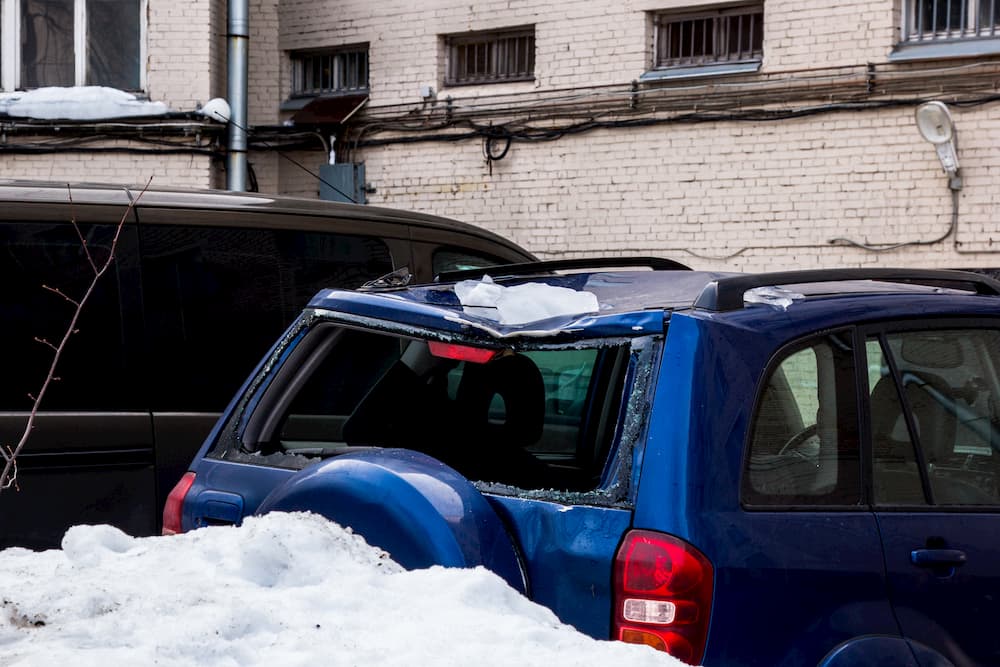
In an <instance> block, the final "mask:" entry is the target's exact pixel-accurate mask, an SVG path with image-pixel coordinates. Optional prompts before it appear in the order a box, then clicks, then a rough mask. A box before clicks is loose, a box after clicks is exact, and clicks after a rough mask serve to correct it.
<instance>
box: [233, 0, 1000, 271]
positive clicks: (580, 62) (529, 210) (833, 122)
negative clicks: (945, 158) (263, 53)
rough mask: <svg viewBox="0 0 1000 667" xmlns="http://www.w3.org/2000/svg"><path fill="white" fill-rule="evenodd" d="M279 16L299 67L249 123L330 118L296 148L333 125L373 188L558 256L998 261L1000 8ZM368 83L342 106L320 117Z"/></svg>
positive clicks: (278, 174) (492, 4) (433, 7)
mask: <svg viewBox="0 0 1000 667" xmlns="http://www.w3.org/2000/svg"><path fill="white" fill-rule="evenodd" d="M264 13H265V15H267V16H268V17H270V18H268V19H267V21H268V24H269V25H276V26H277V34H276V42H277V43H276V45H275V46H276V48H275V49H274V53H275V54H277V57H278V59H279V60H278V62H277V66H276V67H275V66H274V64H271V65H269V69H268V70H267V72H268V74H267V76H266V93H262V94H260V95H258V96H257V97H256V104H255V105H254V107H253V109H252V113H251V118H253V119H255V120H256V122H258V123H262V124H267V123H275V124H280V123H283V122H284V123H286V124H288V123H292V124H293V127H296V128H298V129H300V130H301V129H304V128H305V127H307V126H310V123H314V125H311V127H313V129H316V130H317V131H318V133H319V134H321V135H325V136H327V137H328V138H327V140H326V142H325V143H324V142H323V141H320V140H319V139H317V141H316V146H315V148H314V149H303V150H300V151H298V152H295V153H294V154H289V155H290V156H292V157H294V159H295V160H296V161H297V162H300V163H303V164H305V165H310V166H311V167H312V168H313V169H317V168H318V166H319V164H321V163H324V162H326V161H327V153H328V152H329V151H330V146H329V143H330V142H329V137H330V136H333V137H334V138H335V143H334V147H333V148H334V153H335V154H336V158H337V159H338V160H341V161H345V162H349V163H364V165H365V173H364V180H365V184H367V185H368V190H369V192H368V193H367V200H368V201H369V203H373V204H384V205H389V206H398V207H406V208H414V209H419V210H424V211H428V212H433V213H438V214H443V215H448V216H453V217H457V218H460V219H463V220H466V221H469V222H473V223H476V224H479V225H482V226H484V227H487V228H489V229H491V230H493V231H496V232H499V233H501V234H504V235H507V236H509V237H511V238H513V239H514V240H515V241H517V242H519V243H521V244H523V245H525V246H526V247H528V248H530V249H531V250H533V251H535V252H536V253H538V254H539V255H541V256H543V257H549V258H554V257H562V256H576V255H585V254H592V253H602V254H614V255H629V254H655V255H662V256H668V257H673V258H675V259H679V260H681V261H685V262H687V263H689V264H691V265H692V266H696V267H698V268H709V267H711V268H719V269H741V270H743V269H750V270H754V269H766V268H776V267H788V268H792V267H811V266H868V265H876V264H878V265H909V266H926V267H993V266H997V265H998V258H997V257H996V254H995V253H996V252H997V251H998V250H1000V230H998V222H997V213H998V211H1000V188H998V187H997V176H998V174H1000V106H998V104H997V101H998V98H997V96H996V91H995V81H996V80H997V77H998V75H1000V60H998V55H1000V32H997V31H998V30H1000V2H998V1H997V0H969V1H968V2H961V3H959V2H948V3H946V2H943V0H938V1H934V0H868V1H862V0H845V1H844V2H840V3H815V2H808V1H806V0H763V1H756V2H711V1H706V0H701V1H691V2H689V1H687V0H625V1H623V2H611V1H610V0H609V1H604V2H602V1H594V0H587V1H583V0H556V1H551V0H550V1H549V2H539V1H537V0H522V1H516V0H515V1H510V0H503V1H488V2H477V3H462V2H458V1H455V0H436V1H434V2H430V3H408V2H402V1H400V0H388V1H387V2H382V3H377V4H372V3H368V2H362V1H361V0H342V1H339V2H336V3H334V2H329V1H326V0H286V1H283V2H280V3H276V4H275V3H272V4H270V5H269V6H268V8H267V10H266V11H265V12H264ZM254 18H255V20H259V19H257V18H256V15H255V17H254ZM274 72H277V80H278V81H280V85H279V86H274V83H273V82H274V78H272V73H274ZM252 76H255V75H253V74H252ZM258 80H259V77H258ZM264 83H265V82H261V90H262V91H263V90H264ZM358 95H363V96H364V97H362V98H361V99H365V98H367V102H366V103H365V104H364V106H363V107H362V108H361V109H360V111H358V112H356V113H354V115H352V116H350V117H349V118H347V119H346V120H345V119H343V114H344V111H343V109H336V110H335V111H334V112H331V113H329V114H328V115H327V116H326V118H325V119H324V118H323V117H322V114H321V115H320V117H319V118H317V117H315V115H314V116H313V117H311V118H310V117H309V114H308V113H305V114H303V109H305V110H306V111H308V109H309V108H310V104H309V103H312V107H315V108H319V107H321V106H322V103H326V104H327V108H331V107H330V104H331V102H330V98H336V97H338V96H340V97H342V98H347V97H351V96H354V97H355V98H356V96H358ZM251 98H254V95H251ZM928 100H940V101H943V102H945V103H947V105H948V108H949V110H950V113H951V116H952V118H953V122H954V135H955V139H956V140H957V144H958V150H957V157H958V162H959V166H960V172H959V176H960V179H959V180H954V179H950V178H949V177H948V175H947V174H946V173H945V172H944V170H943V167H942V163H941V162H940V161H939V159H938V156H937V153H936V150H935V146H934V145H932V144H930V143H928V142H927V141H925V140H924V139H923V138H922V136H921V134H920V133H919V132H918V128H917V125H916V122H915V110H916V108H917V107H918V105H919V104H920V103H922V102H925V101H928ZM303 105H305V106H303ZM276 110H277V113H275V111H276ZM298 119H305V121H306V122H300V120H298ZM324 120H325V121H326V122H327V123H328V124H327V125H325V126H324V125H323V124H322V121H324ZM284 157H287V156H284ZM284 157H278V156H276V155H257V156H255V157H252V158H251V159H252V161H253V162H254V163H255V165H256V171H257V173H258V176H257V178H258V180H259V182H260V185H261V187H262V189H271V190H277V191H286V192H296V193H300V194H313V195H315V194H316V192H317V180H316V178H315V176H312V175H310V174H308V173H307V172H306V171H304V170H303V169H301V168H299V167H297V166H295V165H294V164H292V163H291V162H289V161H288V160H286V159H284Z"/></svg>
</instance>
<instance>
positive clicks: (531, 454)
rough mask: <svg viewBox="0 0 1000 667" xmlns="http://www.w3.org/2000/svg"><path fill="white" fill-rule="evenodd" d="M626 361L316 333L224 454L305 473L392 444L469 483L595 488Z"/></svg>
mask: <svg viewBox="0 0 1000 667" xmlns="http://www.w3.org/2000/svg"><path fill="white" fill-rule="evenodd" d="M634 360H635V354H634V351H633V346H632V344H631V343H629V342H627V341H625V342H623V341H617V342H616V344H607V343H605V342H601V343H594V344H593V345H591V346H588V345H587V344H581V343H575V344H574V345H573V346H553V345H535V346H534V347H532V348H528V349H514V348H511V347H477V346H471V345H467V344H458V343H448V342H440V341H426V340H421V339H415V338H407V337H401V336H393V335H388V334H384V333H374V332H370V331H361V330H356V329H350V328H342V327H337V326H333V325H329V324H328V325H322V326H319V327H317V328H316V329H314V330H313V331H312V332H311V333H310V334H309V335H308V336H307V337H306V338H305V339H304V341H303V343H302V344H301V345H298V346H297V347H296V348H295V350H293V351H292V353H291V354H290V355H289V356H288V358H287V360H286V361H285V362H284V363H283V364H282V366H281V368H279V369H278V370H277V372H276V373H275V375H274V379H273V381H272V382H270V383H269V386H268V387H267V388H266V390H265V391H263V395H262V396H263V397H262V398H261V399H260V400H259V401H258V402H256V403H255V404H254V407H253V410H252V414H251V415H248V416H246V417H245V419H243V420H242V422H243V423H244V424H245V427H244V428H243V429H242V431H241V433H240V434H238V446H237V447H235V448H233V447H230V449H229V451H228V452H227V453H226V454H225V457H226V458H230V459H235V460H248V458H247V457H252V458H253V459H254V460H256V461H257V462H260V463H265V464H273V465H279V466H282V467H301V465H304V463H303V462H305V463H307V462H308V461H309V460H314V459H315V458H317V457H323V458H325V457H330V456H336V455H338V454H342V453H346V452H352V451H358V450H363V449H367V448H372V447H398V448H405V449H413V450H417V451H421V452H423V453H426V454H429V455H430V456H433V457H435V458H437V459H439V460H441V461H442V462H444V463H446V464H448V465H449V466H451V467H452V468H454V469H455V470H457V471H458V472H459V473H461V474H462V475H464V476H465V477H466V478H468V479H470V480H472V481H477V482H484V483H492V484H498V485H508V486H512V487H518V488H521V489H556V490H566V491H588V490H593V489H596V488H598V487H599V486H600V485H601V483H602V478H603V476H604V475H605V473H606V468H607V463H608V460H609V454H610V452H611V450H612V443H613V442H614V441H615V436H616V433H617V432H618V430H619V429H620V428H621V422H622V420H623V416H624V405H623V396H624V395H625V393H626V387H627V385H628V379H629V377H630V368H632V369H633V370H634V364H635V361H634ZM296 461H298V463H296Z"/></svg>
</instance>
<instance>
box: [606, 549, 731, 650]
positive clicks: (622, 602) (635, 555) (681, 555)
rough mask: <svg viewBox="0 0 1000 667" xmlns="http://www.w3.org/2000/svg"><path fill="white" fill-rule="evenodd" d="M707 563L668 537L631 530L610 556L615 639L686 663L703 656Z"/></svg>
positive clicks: (708, 577)
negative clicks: (646, 646)
mask: <svg viewBox="0 0 1000 667" xmlns="http://www.w3.org/2000/svg"><path fill="white" fill-rule="evenodd" d="M713 578H714V574H713V569H712V564H711V563H710V562H708V559H707V558H705V556H704V555H703V554H702V553H701V552H700V551H698V550H697V549H695V548H694V547H693V546H691V545H690V544H688V543H687V542H685V541H683V540H680V539H678V538H676V537H673V536H672V535H666V534H663V533H654V532H652V531H647V530H631V531H629V532H628V533H627V534H626V535H625V540H624V541H623V542H622V545H621V547H620V548H619V549H618V554H617V556H616V557H615V571H614V605H615V607H614V614H613V616H612V632H613V633H614V638H615V639H620V640H621V641H625V642H629V643H632V644H647V645H649V646H652V647H653V648H656V649H659V650H661V651H666V652H667V653H669V654H671V655H672V656H674V657H675V658H678V659H679V660H683V661H684V662H687V663H693V664H698V663H699V662H700V661H701V659H702V657H703V656H704V653H705V641H706V640H707V639H708V622H709V618H710V615H711V614H710V612H711V606H712V587H713V585H714V582H713Z"/></svg>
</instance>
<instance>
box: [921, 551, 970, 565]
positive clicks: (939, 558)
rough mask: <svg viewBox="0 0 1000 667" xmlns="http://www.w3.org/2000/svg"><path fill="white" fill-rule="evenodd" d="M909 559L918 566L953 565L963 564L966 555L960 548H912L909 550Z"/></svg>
mask: <svg viewBox="0 0 1000 667" xmlns="http://www.w3.org/2000/svg"><path fill="white" fill-rule="evenodd" d="M910 560H911V561H912V562H913V564H914V565H917V566H920V567H940V566H952V567H955V566H958V565H963V564H964V563H965V561H966V556H965V552H964V551H962V550H961V549H914V550H913V551H911V552H910Z"/></svg>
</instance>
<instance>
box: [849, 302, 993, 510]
mask: <svg viewBox="0 0 1000 667" xmlns="http://www.w3.org/2000/svg"><path fill="white" fill-rule="evenodd" d="M954 329H986V330H992V331H997V332H998V333H1000V317H996V318H991V317H984V316H982V315H976V316H971V317H962V316H956V317H940V318H933V319H929V320H926V319H925V320H913V319H903V320H891V321H884V322H877V323H868V324H865V325H859V326H858V327H857V332H856V335H857V337H858V340H857V341H856V343H855V349H856V350H857V349H860V350H862V353H861V354H858V355H856V356H857V357H858V359H859V363H861V364H863V366H862V368H863V369H864V373H862V374H860V375H859V377H858V379H859V382H860V383H861V385H862V386H861V391H863V392H864V393H860V394H859V398H860V399H861V403H862V405H861V413H860V414H861V417H862V420H861V421H862V424H861V447H862V464H863V466H864V474H865V477H864V491H865V494H866V498H867V502H868V506H869V508H870V509H871V511H873V512H905V513H959V514H961V513H970V512H972V513H977V514H996V513H997V512H1000V501H998V502H997V504H995V505H961V504H949V505H940V504H933V503H931V502H924V503H923V504H907V503H897V504H879V503H876V502H875V494H874V486H873V485H874V471H873V465H874V444H873V438H872V426H871V401H870V396H871V387H870V386H869V383H868V373H867V364H868V352H867V348H866V347H865V342H866V341H867V340H868V339H870V338H877V339H878V340H879V344H880V347H881V346H884V345H885V337H886V336H887V335H889V334H895V333H905V332H913V331H944V330H954ZM859 345H860V346H861V347H860V348H858V347H857V346H859ZM883 349H884V348H883ZM887 358H888V363H889V365H890V368H891V369H892V373H893V377H894V380H895V382H896V386H897V388H898V387H899V382H900V376H899V370H898V368H896V360H895V356H894V355H890V356H888V357H887ZM904 409H905V410H906V411H907V412H909V407H908V406H907V405H906V404H905V403H904ZM906 419H907V421H908V424H907V425H908V427H909V428H910V429H911V432H912V428H913V425H912V423H911V419H912V415H909V414H908V415H907V417H906ZM911 437H912V436H911ZM914 449H915V456H916V457H917V461H918V465H919V468H920V475H921V486H922V488H923V489H924V490H925V500H927V499H928V498H929V499H933V494H931V495H930V496H929V497H928V496H927V495H926V489H927V487H928V485H929V484H930V479H929V477H928V473H927V467H926V461H925V460H924V452H923V451H922V448H921V447H919V446H918V445H916V443H915V446H914Z"/></svg>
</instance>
